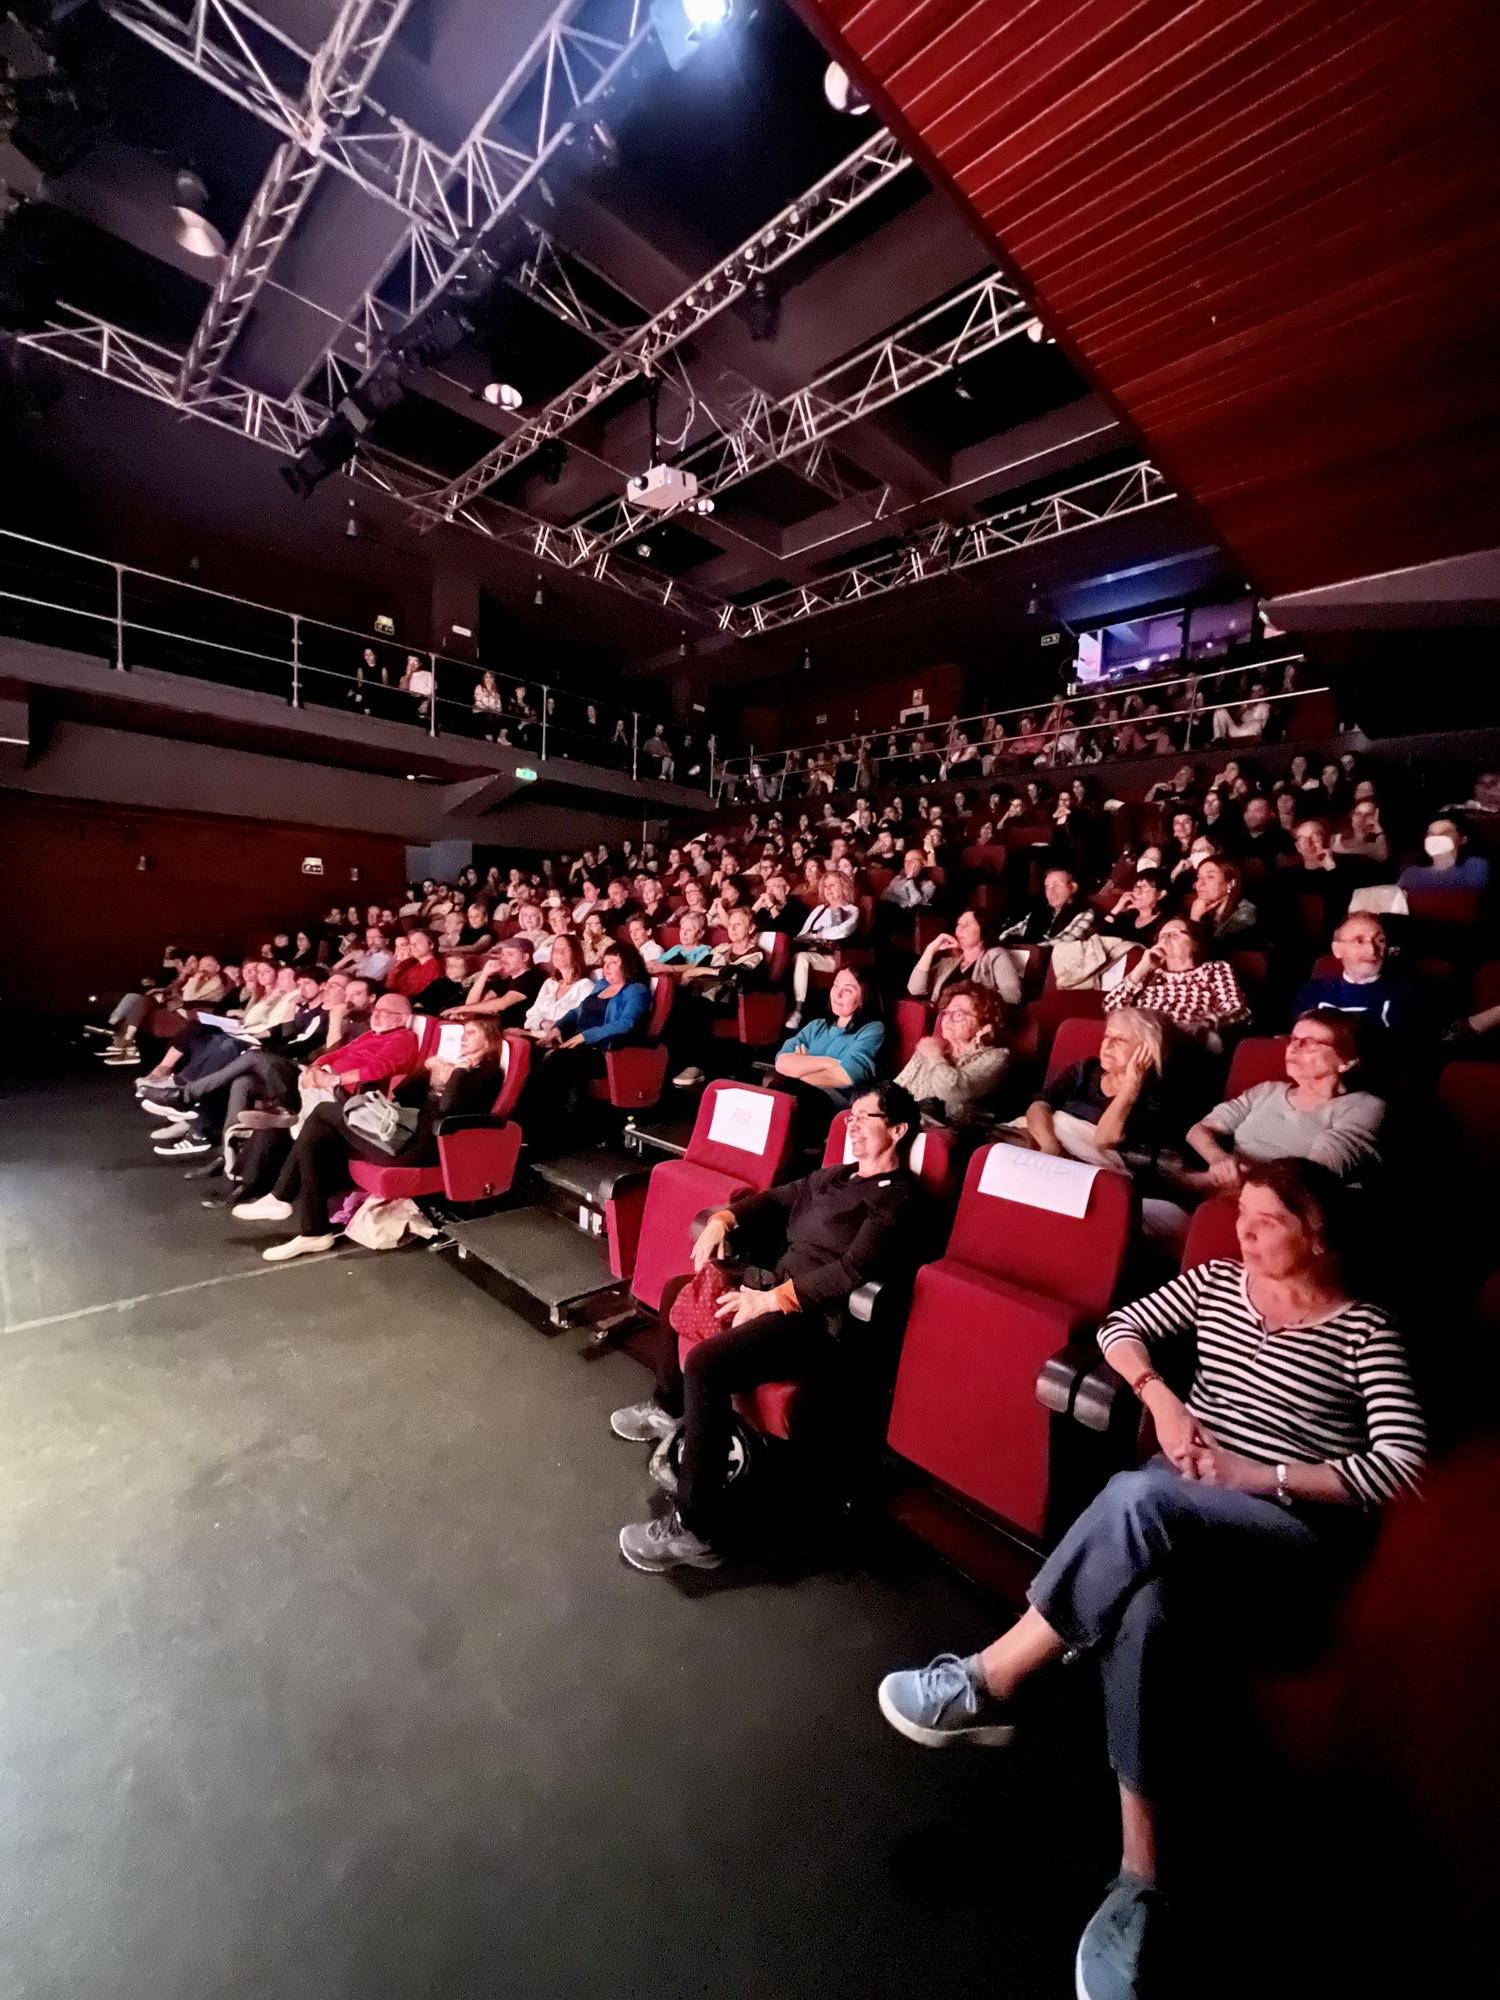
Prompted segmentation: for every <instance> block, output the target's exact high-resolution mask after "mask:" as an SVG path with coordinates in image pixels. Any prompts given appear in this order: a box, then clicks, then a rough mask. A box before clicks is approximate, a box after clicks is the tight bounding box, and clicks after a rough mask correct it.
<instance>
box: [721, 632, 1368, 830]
mask: <svg viewBox="0 0 1500 2000" xmlns="http://www.w3.org/2000/svg"><path fill="white" fill-rule="evenodd" d="M1305 666H1306V662H1305V660H1304V658H1303V656H1302V654H1301V653H1278V654H1276V655H1275V656H1274V657H1272V658H1268V659H1251V660H1246V661H1242V662H1240V663H1238V664H1237V665H1234V666H1230V667H1218V668H1213V669H1210V670H1206V671H1190V672H1185V673H1177V674H1173V675H1170V676H1167V677H1164V678H1162V679H1159V680H1148V679H1144V678H1143V679H1140V680H1137V681H1134V682H1129V683H1110V684H1109V685H1107V686H1103V687H1098V688H1095V689H1093V690H1092V691H1090V692H1089V693H1087V694H1076V695H1069V696H1068V697H1067V698H1066V700H1065V702H1064V704H1063V711H1064V712H1063V715H1062V716H1061V717H1059V716H1058V715H1057V713H1056V711H1055V710H1054V709H1053V708H1052V707H1050V706H1049V705H1048V704H1046V703H1038V702H1034V701H1033V702H1028V703H1025V704H1023V705H1021V706H1018V707H1016V708H999V709H995V708H992V709H985V710H984V711H983V712H982V713H980V714H977V715H962V716H955V717H954V718H953V719H952V721H951V722H950V721H942V722H937V723H927V722H922V723H909V724H904V725H902V726H900V727H898V728H895V729H857V730H852V731H849V732H846V733H845V734H844V735H843V736H838V737H825V738H824V739H823V740H822V741H821V742H819V743H808V744H799V745H797V746H795V747H794V748H792V749H790V750H777V751H768V752H766V753H765V754H764V755H760V756H758V755H757V754H756V753H755V752H754V751H753V750H752V751H750V752H749V753H748V754H747V755H745V756H742V757H726V758H725V759H724V760H723V761H722V763H721V764H720V765H719V767H718V772H719V777H718V788H717V791H716V794H715V796H716V797H717V798H720V799H725V798H731V799H732V798H734V797H735V796H736V795H740V796H744V795H747V794H748V795H750V796H754V797H757V798H760V799H763V800H771V799H781V798H784V797H788V796H791V795H792V794H793V793H801V792H807V793H815V792H818V791H832V790H834V789H835V786H837V789H838V790H840V791H849V790H851V789H854V787H853V786H851V785H850V783H849V782H848V781H847V772H846V777H845V780H844V782H841V783H840V782H838V780H837V777H836V770H837V767H838V766H844V767H849V766H854V767H856V768H857V766H858V763H859V759H860V755H861V751H862V749H863V750H865V751H866V752H867V755H868V762H869V765H870V784H871V786H874V785H893V784H895V785H902V784H911V783H914V782H916V781H917V780H918V779H919V778H920V779H924V780H935V781H937V782H941V781H942V780H943V779H945V778H946V777H948V775H949V771H950V765H951V766H954V767H955V769H956V775H957V778H958V781H959V782H965V781H971V782H973V783H976V784H977V783H982V782H983V781H984V780H986V779H989V778H994V777H1000V778H1004V777H1014V776H1016V775H1018V774H1019V773H1021V772H1022V771H1027V770H1035V769H1038V768H1040V769H1058V770H1063V769H1074V768H1084V769H1086V768H1087V767H1088V766H1089V765H1090V764H1093V763H1100V762H1103V761H1104V759H1105V758H1108V757H1126V756H1137V757H1140V756H1151V755H1158V756H1168V757H1170V756H1176V755H1179V754H1186V753H1188V752H1191V751H1193V750H1202V749H1204V748H1205V747H1208V746H1211V745H1213V744H1215V743H1220V744H1222V743H1234V742H1242V743H1245V744H1246V745H1249V744H1251V743H1254V742H1256V741H1258V740H1261V739H1263V738H1264V737H1265V736H1267V735H1268V734H1270V733H1271V732H1272V731H1273V730H1274V729H1275V728H1276V726H1277V720H1278V718H1285V717H1287V716H1289V715H1290V713H1291V705H1292V704H1295V703H1297V702H1299V701H1302V700H1304V699H1305V698H1306V697H1307V696H1309V695H1321V694H1328V693H1329V692H1330V689H1329V688H1328V687H1327V686H1326V685H1321V684H1320V685H1318V686H1307V687H1304V686H1302V685H1301V684H1300V682H1297V674H1298V671H1299V670H1300V669H1303V668H1305ZM1231 681H1232V682H1234V683H1235V684H1236V685H1235V687H1234V689H1233V691H1232V692H1231V690H1230V686H1229V683H1230V682H1231ZM1247 681H1248V682H1260V683H1261V684H1262V685H1263V687H1264V690H1265V692H1264V693H1263V694H1256V695H1254V696H1253V697H1250V696H1248V695H1247V693H1246V692H1245V691H1244V686H1245V683H1246V682H1247ZM1288 683H1296V684H1295V685H1289V684H1288ZM1131 695H1135V696H1140V697H1141V698H1142V701H1143V703H1149V707H1143V708H1142V709H1138V710H1133V711H1132V713H1131V714H1129V715H1124V714H1120V713H1117V714H1115V715H1113V716H1104V715H1096V714H1095V711H1096V710H1098V709H1104V708H1108V707H1109V706H1111V705H1116V706H1117V707H1121V708H1123V705H1124V703H1125V700H1126V698H1127V697H1128V696H1131ZM1251 700H1253V702H1254V703H1255V704H1257V705H1259V704H1263V705H1264V707H1265V711H1266V717H1267V720H1266V724H1265V727H1264V728H1263V729H1261V730H1260V731H1259V733H1258V734H1256V733H1253V732H1252V730H1251V729H1250V728H1248V727H1247V726H1246V725H1245V723H1244V722H1243V720H1242V717H1243V715H1244V711H1245V708H1246V706H1247V704H1248V702H1249V701H1251ZM1164 704H1165V705H1164ZM1220 717H1222V718H1223V720H1217V719H1216V718H1220ZM1028 723H1029V724H1030V725H1031V727H1030V729H1027V728H1024V727H1023V726H1022V725H1025V724H1028ZM991 725H997V726H998V734H997V735H996V736H995V737H994V738H993V739H992V738H991V735H990V733H989V732H990V730H991ZM1132 729H1133V730H1134V731H1135V732H1136V733H1137V734H1138V735H1140V736H1142V737H1147V736H1152V735H1155V734H1156V733H1157V732H1164V733H1165V735H1166V736H1167V737H1168V738H1169V739H1170V740H1169V742H1168V743H1167V745H1166V747H1164V748H1162V749H1159V750H1154V751H1153V750H1152V749H1150V748H1147V749H1134V748H1121V747H1119V740H1120V739H1121V738H1122V737H1124V738H1125V740H1126V741H1127V742H1128V741H1129V736H1128V734H1127V732H1129V731H1131V730H1132ZM960 734H961V735H962V737H963V738H964V744H963V745H958V744H957V743H956V742H955V739H956V738H957V737H958V736H959V735H960ZM1095 745H1098V746H1099V748H1098V750H1097V752H1096V750H1095V748H1094V747H1093V746H1095ZM1018 746H1019V747H1018ZM962 749H967V752H968V754H967V756H956V755H955V754H954V753H955V751H960V750H962Z"/></svg>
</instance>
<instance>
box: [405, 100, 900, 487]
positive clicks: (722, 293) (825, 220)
mask: <svg viewBox="0 0 1500 2000" xmlns="http://www.w3.org/2000/svg"><path fill="white" fill-rule="evenodd" d="M910 164H911V162H910V160H909V159H908V158H907V155H906V154H905V153H904V152H903V151H902V150H901V146H900V144H899V142H898V141H897V140H896V139H895V138H893V137H892V135H891V134H890V133H889V132H877V133H876V134H875V136H874V137H873V138H871V139H869V140H868V141H867V142H866V143H865V144H864V145H863V146H861V147H859V148H858V150H857V151H855V152H853V153H851V154H850V155H849V157H848V159H846V160H844V161H843V162H842V163H841V164H840V165H839V166H837V167H835V168H834V169H833V171H832V172H831V173H829V174H826V175H825V176H824V177H823V179H822V180H821V181H819V182H817V183H816V185H815V186H813V187H811V188H809V189H808V191H807V193H806V194H804V195H801V196H799V197H798V199H797V200H796V201H794V202H793V203H792V204H791V205H790V207H788V208H785V209H783V210H782V212H781V214H780V215H778V216H775V217H773V218H772V219H771V221H769V222H767V223H765V224H763V225H762V227H761V228H760V229H758V230H757V231H756V232H755V234H754V235H753V236H751V237H750V238H749V239H748V240H747V241H746V242H744V243H742V244H741V245H740V247H739V248H738V249H737V250H735V251H732V252H731V253H730V255H729V256H728V257H726V258H724V259H723V261H722V262H720V263H718V264H716V265H715V266H714V268H713V269H712V270H711V271H709V272H707V273H706V274H705V275H704V276H703V277H701V278H699V279H697V280H696V281H695V282H694V283H693V284H691V285H689V286H688V288H687V290H686V291H685V292H683V293H682V294H681V295H680V296H679V297H678V298H676V299H674V300H673V302H672V303H671V305H669V306H667V307H666V308H665V309H664V310H663V311H661V312H659V313H658V314H657V316H656V318H655V319H653V320H651V321H649V322H648V323H647V324H646V325H645V326H643V327H639V328H637V329H636V331H635V332H634V333H632V334H629V335H628V336H627V337H626V339H625V340H623V341H622V342H621V344H620V345H619V346H618V347H617V348H616V349H615V350H614V352H613V353H611V354H607V355H605V356H604V358H603V359H602V360H601V361H599V362H598V363H597V364H596V365H595V366H594V367H593V368H591V369H590V370H589V372H588V373H587V374H586V375H582V376H580V377H579V379H578V380H577V381H576V382H575V383H574V384H573V385H572V387H571V388H568V389H564V390H563V392H562V393H561V395H559V396H555V397H554V398H553V400H552V401H551V402H550V403H548V404H547V406H546V408H545V409H543V410H541V411H539V412H538V414H537V415H536V416H535V417H533V418H532V419H531V420H530V421H529V422H528V423H524V424H522V425H520V426H519V428H518V429H516V430H515V431H513V432H512V434H511V435H510V436H509V437H508V438H505V439H504V440H503V441H502V442H501V443H500V444H497V445H496V446H495V447H494V449H493V450H492V451H489V452H487V453H486V454H485V456H484V457H483V458H482V459H481V460H480V461H479V463H478V464H477V465H475V466H473V467H471V468H470V470H469V471H468V472H465V473H462V474H461V475H460V476H459V477H458V478H457V479H454V480H450V481H449V483H448V484H447V485H446V486H442V487H438V488H436V489H435V490H434V491H433V492H432V494H431V495H430V496H429V499H430V506H431V509H432V513H433V516H434V518H439V517H442V516H445V515H447V514H449V513H450V512H452V511H454V510H456V509H460V508H463V507H466V506H468V504H469V503H470V502H471V501H472V500H474V499H477V498H478V496H479V495H480V494H481V493H483V492H484V491H485V489H486V488H487V487H490V486H493V485H494V483H495V481H496V480H497V479H500V478H501V477H503V475H504V474H505V473H507V472H509V471H510V470H511V469H512V468H513V467H514V466H517V465H519V464H520V463H521V461H522V460H523V459H526V458H529V457H530V456H531V454H532V453H533V452H534V451H536V450H537V448H538V447H539V446H540V445H543V444H545V443H546V442H547V440H548V439H549V438H554V437H558V436H560V435H561V434H562V432H564V431H567V430H570V429H571V428H572V427H573V425H574V424H576V423H577V422H578V421H579V420H580V419H581V418H582V417H584V416H586V415H587V414H588V412H589V411H590V410H592V409H593V408H595V406H596V405H597V404H599V403H601V402H603V401H604V400H605V399H606V398H607V397H609V396H611V395H613V394H614V392H615V391H616V390H617V389H620V388H622V387H623V386H624V385H625V384H626V383H627V382H631V381H633V380H634V379H635V378H636V377H637V376H640V375H645V374H649V373H650V372H651V370H652V369H653V368H654V367H655V365H656V364H657V363H658V362H660V361H662V360H663V359H664V358H665V357H666V356H667V355H668V354H670V353H671V351H672V350H673V349H674V348H675V347H678V346H680V345H681V343H682V342H683V341H685V340H687V339H689V338H691V336H692V335H693V334H695V333H696V332H697V331H698V329H699V328H700V327H702V326H704V325H705V324H706V323H707V322H708V321H709V320H711V319H713V318H715V317H716V316H717V315H718V314H719V313H721V312H723V311H724V309H725V308H726V307H727V306H731V305H733V304H734V302H735V301H736V300H737V299H739V298H742V297H743V296H744V294H745V293H746V291H748V289H749V287H750V285H751V283H752V282H753V281H754V280H755V279H756V278H757V277H761V276H763V275H765V274H766V273H768V272H770V271H774V270H776V269H777V268H778V266H780V265H782V264H784V263H786V262H787V260H788V259H789V258H791V257H794V256H795V255H796V254H797V252H798V251H799V250H801V249H802V248H803V246H804V245H805V244H808V243H811V242H813V241H814V240H815V239H816V238H817V237H819V236H821V235H822V234H823V232H824V231H825V230H827V229H831V228H832V226H833V225H834V223H836V222H838V221H839V220H841V218H842V217H844V216H845V215H847V214H849V213H850V211H851V210H852V209H855V208H857V207H858V206H859V205H860V204H861V203H862V202H865V201H868V200H869V198H870V196H871V195H873V194H876V193H878V192H879V190H880V189H881V188H883V187H886V186H888V185H889V184H890V182H891V181H893V180H894V179H895V178H896V176H897V175H898V174H900V173H903V172H904V171H905V169H906V168H907V167H908V166H909V165H910Z"/></svg>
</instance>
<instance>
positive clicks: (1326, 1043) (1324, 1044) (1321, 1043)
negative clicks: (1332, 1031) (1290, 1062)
mask: <svg viewBox="0 0 1500 2000" xmlns="http://www.w3.org/2000/svg"><path fill="white" fill-rule="evenodd" d="M1286 1045H1287V1047H1288V1048H1289V1049H1331V1048H1332V1047H1333V1040H1332V1038H1331V1037H1330V1036H1328V1035H1288V1036H1287V1038H1286Z"/></svg>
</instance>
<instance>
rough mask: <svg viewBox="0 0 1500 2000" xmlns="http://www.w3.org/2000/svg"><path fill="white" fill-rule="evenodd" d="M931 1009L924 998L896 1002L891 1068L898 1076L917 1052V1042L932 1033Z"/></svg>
mask: <svg viewBox="0 0 1500 2000" xmlns="http://www.w3.org/2000/svg"><path fill="white" fill-rule="evenodd" d="M932 1018H933V1010H932V1008H931V1006H930V1005H929V1004H928V1002H927V1001H925V1000H911V999H907V1000H898V1001H897V1002H896V1018H895V1023H894V1026H895V1030H896V1046H895V1048H894V1049H893V1050H892V1051H891V1068H892V1069H893V1070H894V1071H895V1073H896V1074H897V1075H898V1076H899V1075H900V1073H901V1071H902V1070H903V1069H905V1067H906V1065H907V1064H908V1063H909V1062H910V1061H911V1059H912V1057H913V1056H914V1055H915V1054H916V1052H917V1043H918V1042H920V1041H921V1039H922V1037H923V1036H924V1035H929V1034H931V1033H932Z"/></svg>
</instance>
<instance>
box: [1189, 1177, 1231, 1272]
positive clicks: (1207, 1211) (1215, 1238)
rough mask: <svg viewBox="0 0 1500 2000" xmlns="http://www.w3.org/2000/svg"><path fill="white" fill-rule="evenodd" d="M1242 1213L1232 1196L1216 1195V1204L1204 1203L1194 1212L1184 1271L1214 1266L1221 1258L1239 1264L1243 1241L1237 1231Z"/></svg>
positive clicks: (1190, 1225)
mask: <svg viewBox="0 0 1500 2000" xmlns="http://www.w3.org/2000/svg"><path fill="white" fill-rule="evenodd" d="M1239 1212H1240V1205H1239V1202H1238V1201H1237V1200H1235V1198H1234V1197H1233V1196H1230V1195H1215V1196H1214V1198H1213V1200H1212V1201H1205V1202H1202V1203H1200V1204H1199V1206H1198V1207H1197V1208H1195V1209H1194V1210H1193V1219H1192V1221H1191V1222H1190V1223H1189V1224H1188V1233H1187V1241H1186V1242H1185V1243H1184V1244H1183V1246H1182V1268H1183V1270H1184V1271H1191V1270H1192V1268H1193V1266H1194V1265H1195V1264H1211V1263H1213V1261H1214V1260H1215V1258H1218V1257H1230V1258H1233V1260H1234V1262H1235V1263H1236V1264H1238V1263H1239V1261H1240V1239H1239V1236H1238V1233H1237V1232H1236V1229H1235V1218H1236V1216H1238V1214H1239Z"/></svg>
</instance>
